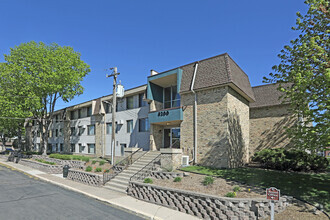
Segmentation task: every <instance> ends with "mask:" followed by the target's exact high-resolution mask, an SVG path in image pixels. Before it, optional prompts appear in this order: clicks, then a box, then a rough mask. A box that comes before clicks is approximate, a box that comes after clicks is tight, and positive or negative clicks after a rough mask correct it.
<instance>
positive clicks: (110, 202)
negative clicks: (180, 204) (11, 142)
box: [0, 162, 162, 220]
mask: <svg viewBox="0 0 330 220" xmlns="http://www.w3.org/2000/svg"><path fill="white" fill-rule="evenodd" d="M0 165H2V166H5V167H7V168H11V169H14V170H16V171H19V172H22V173H24V174H25V175H27V176H33V177H36V178H38V179H40V180H42V181H45V182H48V183H51V184H53V185H57V186H60V187H62V188H65V189H67V190H71V191H74V192H77V193H80V194H83V195H86V196H88V197H91V198H94V199H97V200H99V201H102V202H106V203H108V204H110V205H111V206H112V207H114V208H117V209H120V210H123V211H126V212H129V213H133V214H135V215H137V216H139V217H141V218H146V219H152V220H162V219H161V218H158V217H155V216H152V215H150V214H147V213H144V212H141V211H138V210H136V209H130V208H127V207H124V206H121V205H119V204H116V203H114V202H112V201H109V200H107V199H103V198H100V197H98V196H95V195H92V194H89V193H86V192H84V191H81V190H79V189H75V188H73V187H70V186H67V185H64V184H62V183H57V182H55V181H52V180H49V179H47V178H44V177H41V176H37V175H33V174H29V173H27V172H25V171H23V170H20V169H18V168H16V167H12V166H10V165H8V164H3V163H1V162H0Z"/></svg>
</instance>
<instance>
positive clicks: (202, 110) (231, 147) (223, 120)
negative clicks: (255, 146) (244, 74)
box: [181, 86, 249, 168]
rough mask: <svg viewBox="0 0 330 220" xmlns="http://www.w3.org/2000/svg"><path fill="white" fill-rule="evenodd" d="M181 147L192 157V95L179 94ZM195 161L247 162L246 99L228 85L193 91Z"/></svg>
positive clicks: (218, 163)
mask: <svg viewBox="0 0 330 220" xmlns="http://www.w3.org/2000/svg"><path fill="white" fill-rule="evenodd" d="M181 103H182V105H183V106H184V108H183V109H184V112H183V121H182V123H181V148H182V150H183V154H185V155H190V157H192V152H193V146H194V136H193V135H194V123H193V120H194V111H193V103H194V94H193V93H188V94H182V96H181ZM197 135H198V136H197V140H198V141H197V142H198V152H197V159H198V163H199V164H201V165H204V166H212V167H218V168H221V167H226V168H229V167H237V166H240V165H242V163H243V162H247V161H248V153H246V152H248V147H249V106H248V101H247V100H245V99H244V98H243V97H242V96H240V95H239V94H238V93H237V92H235V91H234V90H233V89H231V88H229V87H228V86H224V87H219V88H212V89H207V90H201V91H198V92H197Z"/></svg>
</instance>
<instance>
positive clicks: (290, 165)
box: [252, 148, 329, 171]
mask: <svg viewBox="0 0 330 220" xmlns="http://www.w3.org/2000/svg"><path fill="white" fill-rule="evenodd" d="M252 161H255V162H259V163H260V164H261V165H262V166H263V167H265V168H269V169H275V170H293V171H310V170H314V171H322V170H325V169H326V168H327V166H328V165H329V161H328V160H327V159H326V158H325V157H322V156H318V155H315V154H309V153H307V152H305V151H302V150H296V149H294V150H285V149H283V148H279V149H264V150H261V151H259V152H257V153H255V154H254V156H253V157H252Z"/></svg>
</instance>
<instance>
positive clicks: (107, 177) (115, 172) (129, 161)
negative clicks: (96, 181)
mask: <svg viewBox="0 0 330 220" xmlns="http://www.w3.org/2000/svg"><path fill="white" fill-rule="evenodd" d="M140 150H142V148H139V149H138V150H136V151H134V152H133V153H132V154H130V155H128V156H127V157H125V158H124V159H122V160H121V161H119V162H118V163H116V164H115V165H113V166H112V167H111V168H110V170H109V173H110V172H111V171H112V172H113V173H110V174H108V173H103V184H105V183H106V182H108V181H109V180H111V179H112V178H114V177H115V176H117V175H118V174H119V173H121V172H122V171H123V170H125V169H126V168H127V167H128V166H129V165H131V164H132V163H134V162H135V161H136V160H135V161H133V156H134V154H136V153H137V152H139V151H140ZM146 153H147V152H146ZM146 153H144V154H146ZM144 154H143V155H144ZM143 155H141V156H140V157H142V156H143ZM140 157H139V158H140ZM137 159H138V158H137ZM107 161H108V162H109V160H107ZM125 161H127V163H124V162H125ZM122 164H123V165H122ZM121 165H122V166H124V167H122V166H121Z"/></svg>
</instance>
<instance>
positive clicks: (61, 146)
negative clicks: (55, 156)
mask: <svg viewBox="0 0 330 220" xmlns="http://www.w3.org/2000/svg"><path fill="white" fill-rule="evenodd" d="M60 151H61V152H63V144H60Z"/></svg>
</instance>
